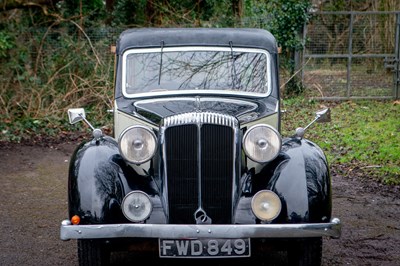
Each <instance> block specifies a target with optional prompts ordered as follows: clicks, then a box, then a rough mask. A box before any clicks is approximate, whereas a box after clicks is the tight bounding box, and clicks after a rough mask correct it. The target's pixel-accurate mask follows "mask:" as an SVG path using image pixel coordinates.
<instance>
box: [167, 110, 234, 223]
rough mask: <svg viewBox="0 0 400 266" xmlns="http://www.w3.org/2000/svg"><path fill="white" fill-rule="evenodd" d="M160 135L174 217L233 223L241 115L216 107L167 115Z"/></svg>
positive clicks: (169, 204) (170, 211)
mask: <svg viewBox="0 0 400 266" xmlns="http://www.w3.org/2000/svg"><path fill="white" fill-rule="evenodd" d="M210 134H211V135H210ZM160 140H161V145H162V153H163V154H162V157H163V170H162V171H163V173H164V182H163V199H164V203H165V205H166V210H167V216H168V220H169V222H170V223H176V224H179V223H182V224H184V223H188V224H190V223H197V224H199V223H230V222H231V221H232V219H233V218H232V217H233V202H235V199H236V197H237V194H236V193H235V189H234V188H237V182H238V181H237V180H238V176H239V174H240V170H239V169H240V159H239V158H240V157H239V155H240V150H241V147H240V145H241V141H240V140H239V122H238V120H237V119H236V118H235V117H232V116H229V115H225V114H220V113H212V112H192V113H183V114H178V115H174V116H171V117H166V118H164V120H163V121H162V125H161V129H160ZM196 216H197V217H196Z"/></svg>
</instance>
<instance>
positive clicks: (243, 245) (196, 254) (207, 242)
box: [159, 238, 250, 258]
mask: <svg viewBox="0 0 400 266" xmlns="http://www.w3.org/2000/svg"><path fill="white" fill-rule="evenodd" d="M159 247H160V257H169V258H200V257H201V258H203V257H210V258H211V257H212V258H219V257H249V256H250V240H249V239H248V238H244V239H241V238H239V239H236V238H235V239H203V238H202V239H159Z"/></svg>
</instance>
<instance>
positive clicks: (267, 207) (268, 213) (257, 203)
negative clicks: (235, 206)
mask: <svg viewBox="0 0 400 266" xmlns="http://www.w3.org/2000/svg"><path fill="white" fill-rule="evenodd" d="M251 209H252V211H253V213H254V215H255V216H256V217H257V218H258V219H260V220H261V221H264V222H270V221H272V220H273V219H275V218H276V217H278V215H279V213H280V212H281V209H282V203H281V200H280V199H279V197H278V195H276V194H275V192H273V191H271V190H260V191H258V192H257V193H256V194H255V195H254V196H253V199H252V200H251Z"/></svg>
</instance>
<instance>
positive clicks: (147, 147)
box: [119, 126, 157, 164]
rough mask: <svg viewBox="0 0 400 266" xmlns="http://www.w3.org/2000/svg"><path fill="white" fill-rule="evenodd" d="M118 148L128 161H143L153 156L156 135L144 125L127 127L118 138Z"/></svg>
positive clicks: (155, 148) (155, 146)
mask: <svg viewBox="0 0 400 266" xmlns="http://www.w3.org/2000/svg"><path fill="white" fill-rule="evenodd" d="M119 150H120V153H121V155H122V157H123V158H124V159H125V160H127V161H128V162H131V163H134V164H141V163H145V162H147V161H148V160H150V159H151V158H152V157H153V156H154V154H155V152H156V150H157V138H156V135H155V134H154V133H153V131H151V129H149V128H147V127H144V126H132V127H128V128H127V129H125V130H124V131H123V132H122V133H121V136H120V138H119Z"/></svg>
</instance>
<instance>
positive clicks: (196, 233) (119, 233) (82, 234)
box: [60, 218, 341, 240]
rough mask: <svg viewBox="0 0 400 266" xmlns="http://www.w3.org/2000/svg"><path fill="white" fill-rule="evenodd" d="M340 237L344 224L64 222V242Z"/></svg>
mask: <svg viewBox="0 0 400 266" xmlns="http://www.w3.org/2000/svg"><path fill="white" fill-rule="evenodd" d="M340 235H341V223H340V220H339V219H338V218H333V219H332V220H331V222H329V223H308V224H233V225H226V224H211V225H205V224H201V225H199V224H188V225H183V224H98V225H71V222H70V221H69V220H64V221H63V222H62V223H61V230H60V238H61V240H70V239H94V238H138V237H139V238H171V239H183V238H303V237H323V236H327V237H332V238H339V237H340Z"/></svg>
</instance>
